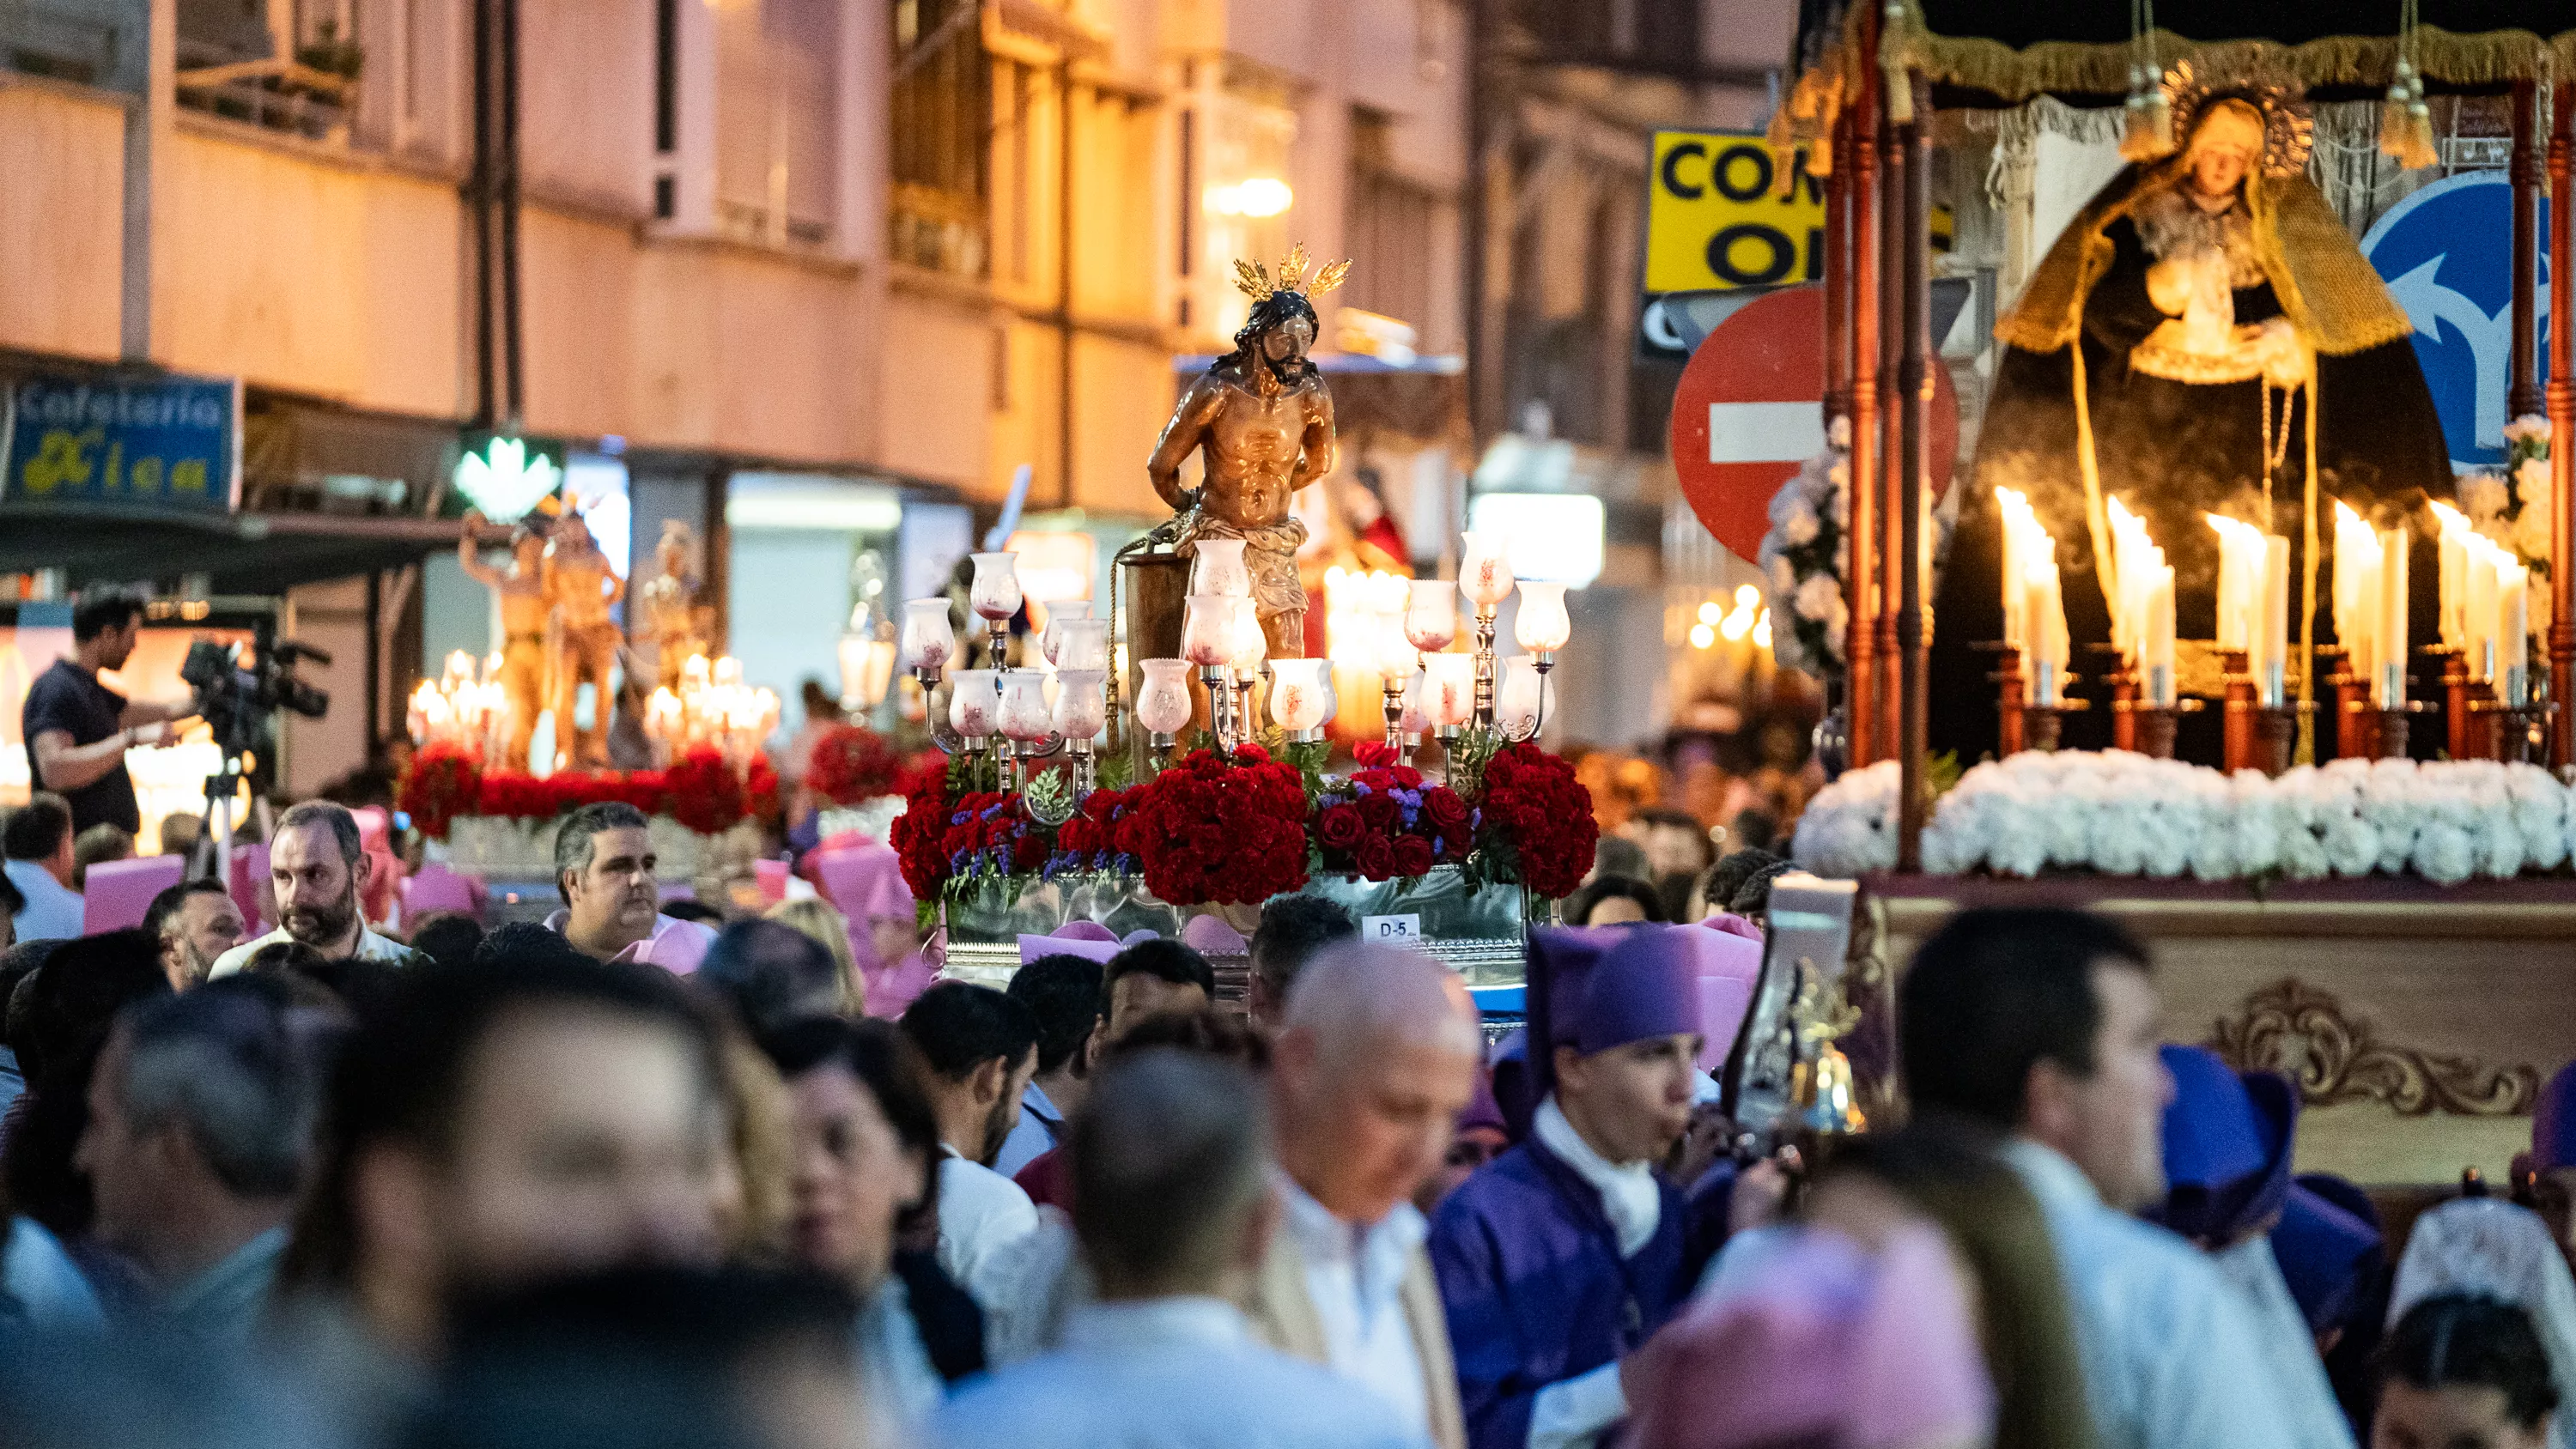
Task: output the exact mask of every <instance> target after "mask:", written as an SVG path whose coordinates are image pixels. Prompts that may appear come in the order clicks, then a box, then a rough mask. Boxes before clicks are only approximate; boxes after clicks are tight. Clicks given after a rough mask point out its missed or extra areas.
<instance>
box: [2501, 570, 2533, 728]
mask: <svg viewBox="0 0 2576 1449" xmlns="http://www.w3.org/2000/svg"><path fill="white" fill-rule="evenodd" d="M2498 553H2499V557H2498V559H2497V563H2496V593H2497V602H2498V608H2497V636H2496V693H2497V695H2498V697H2500V698H2501V699H2503V701H2504V702H2505V703H2506V704H2507V705H2509V706H2511V707H2512V708H2514V709H2521V708H2523V707H2524V706H2525V705H2528V704H2530V703H2531V672H2530V669H2529V667H2528V665H2527V663H2526V661H2527V659H2528V653H2527V651H2528V650H2529V648H2530V646H2531V622H2530V621H2531V615H2530V590H2531V570H2529V569H2527V568H2525V567H2523V566H2522V565H2521V564H2518V563H2512V562H2509V561H2506V560H2505V559H2503V558H2502V557H2501V553H2502V551H2501V550H2499V551H2498Z"/></svg>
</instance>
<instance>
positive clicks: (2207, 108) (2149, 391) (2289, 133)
mask: <svg viewBox="0 0 2576 1449" xmlns="http://www.w3.org/2000/svg"><path fill="white" fill-rule="evenodd" d="M2166 94H2167V96H2168V98H2169V102H2170V104H2171V105H2172V106H2173V108H2174V122H2175V134H2176V135H2177V136H2181V137H2184V138H2185V140H2184V143H2183V145H2182V146H2181V148H2180V149H2179V150H2178V151H2177V152H2175V153H2174V154H2173V155H2171V156H2168V157H2166V158H2164V159H2162V160H2157V161H2151V162H2146V163H2143V164H2133V165H2130V166H2126V167H2123V168H2122V169H2121V171H2120V173H2119V174H2118V175H2116V176H2114V177H2113V178H2112V179H2111V180H2110V181H2109V182H2108V183H2107V184H2105V185H2104V186H2103V188H2102V190H2101V191H2100V193H2098V194H2097V195H2095V196H2094V198H2093V199H2092V201H2091V202H2090V203H2088V204H2087V205H2086V206H2085V208H2084V209H2083V210H2082V211H2080V212H2079V213H2077V215H2076V217H2075V220H2074V221H2072V222H2071V223H2069V224H2068V226H2067V228H2066V230H2065V232H2064V233H2062V234H2061V235H2060V236H2059V237H2058V239H2057V241H2056V243H2055V244H2054V245H2053V246H2052V247H2051V248H2050V249H2049V252H2048V255H2047V257H2046V258H2045V259H2044V260H2043V261H2042V262H2041V263H2040V265H2039V267H2038V269H2037V270H2036V271H2035V272H2034V273H2033V274H2032V276H2031V280H2030V283H2029V285H2028V286H2027V287H2026V288H2025V289H2024V290H2023V292H2022V295H2021V297H2020V299H2019V300H2018V302H2017V303H2016V304H2015V305H2014V306H2013V309H2012V311H2011V313H2010V314H2009V315H2008V316H2007V317H2006V318H2005V319H2004V321H2003V322H2002V323H2001V324H2000V325H1999V326H1998V327H1997V329H1996V334H1997V336H1998V338H1999V339H2000V340H2001V341H2002V342H2003V343H2004V344H2005V346H2004V349H2003V352H2002V358H2001V364H2000V366H1999V367H1998V369H1997V371H1996V376H1995V385H1994V390H1993V393H1992V395H1991V397H1990V400H1989V402H1988V404H1987V407H1986V413H1985V420H1984V426H1983V428H1982V430H1981V431H1980V433H1979V435H1978V440H1977V450H1976V459H1975V464H1974V467H1973V471H1972V473H1971V475H1970V479H1969V492H1968V493H1967V495H1966V496H1965V497H1964V499H1963V500H1962V504H1961V510H1960V522H1959V528H1958V531H1957V533H1956V535H1955V537H1954V538H1953V540H1952V546H1951V554H1950V559H1949V563H1948V567H1947V568H1946V569H1945V571H1944V574H1943V577H1942V579H1941V583H1940V590H1939V594H1938V596H1937V603H1936V612H1935V633H1934V640H1933V661H1932V669H1933V677H1934V678H1935V679H1937V680H1942V681H1945V687H1942V688H1936V689H1935V690H1933V691H1932V706H1931V709H1932V713H1931V728H1932V742H1933V748H1934V749H1936V750H1941V749H1946V750H1955V751H1957V752H1958V755H1959V758H1960V759H1961V760H1963V761H1966V760H1974V759H1976V758H1977V757H1978V756H1979V755H1980V754H1983V753H1986V752H1989V751H1991V750H1992V749H1993V748H1994V747H1995V739H1996V734H1995V699H1994V692H1993V691H1992V690H1990V689H1986V688H1984V687H1983V686H1982V684H1980V685H1977V686H1974V687H1946V684H1947V683H1955V684H1961V685H1964V684H1965V682H1966V681H1969V680H1979V679H1982V677H1983V673H1984V671H1985V670H1987V669H1988V668H1990V667H1991V663H1990V660H1989V658H1988V656H1986V655H1983V654H1981V653H1979V652H1978V651H1977V650H1976V647H1975V646H1976V645H1977V644H1978V643H1979V642H1980V641H1985V640H1993V639H1998V638H2000V637H2001V635H2002V591H2001V579H2000V573H2001V539H2000V534H2001V528H2000V523H1999V520H1998V515H1997V511H1996V505H1995V495H1994V490H1995V489H1996V488H1997V487H1999V486H2000V487H2007V488H2013V489H2017V490H2019V491H2021V492H2022V493H2024V494H2026V495H2027V496H2028V497H2029V499H2030V501H2031V504H2032V506H2033V507H2034V508H2035V509H2036V510H2037V512H2038V514H2039V518H2040V521H2041V523H2042V524H2044V525H2045V526H2046V527H2047V529H2048V531H2049V533H2050V534H2051V535H2052V536H2054V537H2055V539H2056V540H2057V544H2058V562H2059V565H2060V567H2061V569H2062V570H2063V572H2064V577H2065V581H2066V582H2065V601H2066V613H2067V624H2068V629H2069V632H2070V634H2071V636H2072V638H2073V640H2074V642H2075V646H2076V657H2075V659H2074V660H2073V661H2072V664H2073V667H2074V668H2075V669H2076V670H2077V672H2078V673H2079V674H2084V675H2087V676H2090V675H2096V674H2099V673H2100V672H2102V670H2104V669H2106V668H2109V667H2111V661H2110V660H2109V659H2108V658H2107V657H2106V656H2101V655H2098V654H2094V653H2091V652H2088V651H2087V650H2086V649H2085V648H2084V646H2085V644H2086V643H2087V642H2090V641H2107V640H2108V639H2109V637H2110V618H2109V608H2108V604H2107V602H2106V600H2105V598H2104V592H2103V587H2102V586H2101V585H2102V584H2103V583H2104V582H2105V580H2104V578H2103V571H2102V570H2101V569H2099V568H2097V567H2096V564H2095V554H2096V551H2097V550H2098V549H2103V548H2107V546H2108V545H2107V538H2108V527H2107V524H2106V522H2105V513H2106V510H2107V506H2108V500H2110V499H2114V498H2116V499H2117V500H2119V502H2120V503H2122V504H2123V505H2124V506H2126V507H2127V508H2128V510H2129V511H2130V512H2132V513H2135V514H2137V515H2139V516H2140V517H2142V518H2144V519H2145V520H2146V522H2147V526H2148V531H2149V533H2150V534H2151V536H2152V537H2153V539H2154V541H2155V542H2156V543H2157V544H2158V545H2159V546H2161V547H2162V548H2163V549H2164V551H2165V555H2166V558H2167V560H2168V561H2169V562H2171V563H2172V564H2173V566H2174V572H2175V590H2174V592H2175V631H2176V634H2177V636H2178V637H2179V638H2180V639H2181V640H2183V641H2192V640H2200V641H2206V640H2208V639H2210V638H2211V636H2212V634H2213V633H2214V631H2215V626H2216V617H2215V615H2216V593H2217V571H2218V536H2217V534H2216V533H2215V532H2214V531H2213V530H2212V529H2211V528H2210V527H2209V526H2208V523H2207V519H2206V515H2208V514H2213V513H2215V514H2224V515H2229V516H2233V517H2236V518H2239V519H2242V520H2244V521H2246V522H2249V523H2255V524H2258V525H2261V526H2263V527H2264V528H2265V529H2266V531H2268V532H2273V533H2278V534H2281V535H2284V536H2286V537H2287V538H2289V540H2290V543H2291V548H2292V550H2293V558H2292V578H2293V580H2294V581H2295V580H2299V579H2302V578H2304V577H2306V576H2307V570H2308V563H2309V561H2308V559H2307V558H2306V557H2305V556H2304V552H2303V549H2304V544H2303V540H2304V539H2305V538H2306V537H2308V536H2309V533H2308V524H2309V522H2310V521H2311V520H2312V518H2313V511H2314V510H2315V509H2318V508H2323V509H2324V510H2325V511H2326V513H2327V515H2328V516H2329V518H2330V517H2331V514H2332V510H2333V503H2334V500H2336V499H2341V500H2343V501H2344V502H2347V503H2349V504H2351V505H2352V507H2353V508H2354V509H2356V510H2357V511H2361V512H2363V513H2365V514H2376V515H2378V517H2379V519H2380V522H2381V526H2383V527H2391V526H2395V523H2396V521H2397V516H2398V513H2399V510H2401V509H2406V508H2413V509H2415V510H2417V516H2418V517H2420V516H2421V512H2420V510H2421V507H2422V503H2423V499H2424V496H2425V495H2426V494H2428V493H2430V494H2433V495H2435V496H2443V497H2447V496H2448V495H2449V493H2450V489H2451V470H2450V464H2449V457H2448V452H2447V450H2446V449H2445V447H2444V445H2443V441H2442V430H2441V422H2440V419H2439V418H2438V417H2437V416H2436V415H2435V413H2434V410H2433V399H2432V395H2431V393H2430V392H2428V391H2427V390H2426V388H2425V386H2424V378H2423V374H2422V372H2421V371H2420V370H2419V369H2418V367H2417V365H2416V360H2415V353H2414V349H2413V348H2412V347H2411V346H2410V345H2409V343H2408V342H2407V334H2408V333H2409V332H2410V331H2411V330H2412V324H2411V323H2410V322H2409V321H2408V320H2407V317H2406V314H2405V312H2404V311H2403V310H2402V309H2400V308H2399V307H2398V306H2397V304H2396V302H2395V301H2394V300H2393V299H2392V298H2391V297H2390V296H2389V295H2388V289H2387V287H2386V286H2385V285H2384V284H2382V283H2381V281H2380V279H2379V276H2378V274H2377V273H2375V272H2374V271H2372V270H2371V266H2370V263H2369V262H2368V261H2367V260H2366V259H2364V258H2363V256H2362V255H2361V249H2360V248H2359V247H2358V246H2357V245H2356V244H2355V243H2354V241H2353V238H2352V235H2351V233H2349V232H2348V231H2346V230H2345V229H2344V227H2343V224H2342V223H2341V221H2339V220H2338V219H2337V218H2336V216H2335V214H2334V212H2333V210H2332V209H2331V208H2329V207H2328V206H2327V205H2326V202H2325V198H2324V197H2323V196H2322V195H2320V194H2319V192H2318V191H2317V189H2316V187H2315V186H2314V185H2312V184H2311V183H2310V182H2309V181H2308V179H2307V177H2306V176H2305V174H2303V173H2304V171H2305V167H2306V164H2307V153H2308V146H2309V140H2310V123H2309V120H2308V117H2307V115H2306V112H2305V109H2304V107H2303V106H2302V105H2301V104H2300V103H2299V102H2298V101H2297V99H2296V98H2295V96H2294V95H2293V94H2292V92H2291V91H2290V90H2289V89H2288V88H2286V87H2284V86H2279V85H2245V86H2237V87H2233V88H2212V87H2208V86H2205V85H2202V84H2199V83H2198V82H2196V81H2195V80H2194V78H2193V76H2192V74H2191V68H2190V66H2189V64H2188V63H2187V62H2186V63H2185V64H2183V65H2181V66H2178V67H2176V69H2175V71H2174V72H2173V73H2172V74H2170V75H2168V77H2167V79H2166ZM2324 531H2325V532H2326V533H2328V534H2329V535H2330V534H2331V528H2330V527H2328V528H2326V529H2325V530H2324ZM2325 542H2326V543H2327V544H2331V542H2332V540H2331V537H2328V538H2327V539H2326V540H2325ZM2431 567H2432V565H2431V563H2430V562H2429V553H2428V555H2427V561H2424V562H2419V563H2418V564H2417V571H2416V572H2415V573H2414V575H2413V576H2414V577H2416V578H2431V577H2433V574H2432V573H2430V572H2428V571H2426V570H2429V569H2430V568H2431ZM2303 592H2305V591H2303V590H2302V588H2301V587H2300V585H2299V584H2298V583H2297V582H2294V583H2293V584H2292V588H2291V595H2292V597H2291V610H2292V622H2291V626H2290V634H2291V638H2290V640H2289V641H2288V642H2289V644H2290V647H2291V649H2292V657H2293V660H2294V663H2293V665H2292V668H2293V671H2294V672H2295V670H2296V669H2297V667H2298V666H2297V664H2296V663H2295V660H2296V659H2297V658H2298V657H2299V656H2298V653H2297V649H2298V641H2299V636H2300V632H2301V631H2300V625H2299V622H2298V620H2299V613H2300V610H2301V607H2302V594H2303ZM2416 595H2417V597H2416V601H2415V603H2416V610H2417V613H2418V614H2419V615H2420V618H2419V620H2418V622H2417V623H2416V624H2415V626H2414V627H2415V630H2416V637H2418V638H2430V637H2431V627H2432V613H2433V609H2434V607H2435V603H2434V600H2433V599H2432V597H2431V593H2430V591H2429V590H2420V589H2419V590H2417V591H2416ZM2310 597H2313V596H2312V595H2310ZM2320 612H2321V617H2319V618H2318V619H2317V620H2316V624H2315V628H2316V637H2317V640H2318V642H2320V643H2322V642H2325V640H2326V639H2327V638H2328V637H2330V632H2331V628H2332V619H2331V617H2325V616H2330V614H2331V610H2330V609H2326V610H2322V611H2320ZM2181 647H2182V652H2183V656H2184V657H2183V658H2182V660H2181V664H2182V666H2183V667H2182V669H2181V670H2180V671H2179V672H2180V674H2181V675H2182V676H2183V678H2184V680H2185V684H2184V688H2185V689H2186V691H2191V690H2193V689H2194V688H2195V686H2207V685H2209V684H2211V683H2213V682H2214V675H2215V669H2214V665H2213V664H2211V663H2209V662H2207V650H2206V646H2205V645H2204V646H2203V647H2202V648H2201V649H2199V650H2195V649H2194V648H2193V647H2192V645H2191V644H2190V643H2189V642H2185V643H2184V644H2183V645H2182V646H2181ZM2195 656H2199V658H2200V660H2201V662H2200V664H2199V667H2197V668H2195ZM2074 692H2075V693H2076V694H2078V695H2089V696H2091V697H2093V698H2095V699H2096V700H2097V703H2096V705H2095V708H2094V709H2093V711H2092V712H2091V713H2090V714H2089V715H2078V716H2076V717H2075V718H2073V719H2071V720H2069V721H2068V722H2067V728H2066V732H2065V742H2066V743H2067V744H2068V745H2070V746H2077V745H2080V746H2085V747H2098V746H2102V745H2106V744H2107V743H2108V742H2109V736H2110V712H2109V711H2108V710H2107V709H2105V708H2103V707H2102V705H2101V703H2099V701H2100V700H2101V699H2102V698H2103V697H2104V694H2105V692H2104V691H2102V690H2100V689H2098V688H2096V687H2094V686H2092V685H2091V684H2090V683H2089V681H2088V683H2086V684H2085V685H2082V686H2079V687H2078V688H2077V689H2076V690H2075V691H2074ZM2315 692H2316V693H2317V694H2318V695H2319V696H2320V697H2324V698H2328V699H2330V698H2331V694H2330V692H2328V691H2326V690H2324V689H2323V688H2322V686H2321V684H2320V685H2319V686H2317V687H2316V688H2315ZM2329 734H2330V727H2329ZM2176 754H2177V755H2178V756H2179V757H2181V758H2185V759H2193V760H2199V761H2201V762H2203V763H2211V764H2215V763H2217V761H2218V755H2219V714H2218V712H2217V711H2215V710H2212V711H2209V712H2206V713H2203V714H2201V715H2198V716H2187V717H2186V718H2185V719H2184V721H2183V724H2182V731H2181V738H2180V741H2179V743H2178V746H2177V750H2176Z"/></svg>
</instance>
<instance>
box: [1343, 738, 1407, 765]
mask: <svg viewBox="0 0 2576 1449" xmlns="http://www.w3.org/2000/svg"><path fill="white" fill-rule="evenodd" d="M1351 758H1352V759H1354V760H1357V761H1359V762H1360V765H1361V767H1362V768H1364V769H1370V770H1382V769H1385V768H1386V767H1387V766H1389V765H1392V764H1394V763H1395V762H1396V760H1397V759H1398V758H1400V755H1399V754H1398V752H1397V751H1396V750H1395V749H1394V748H1393V747H1392V746H1390V745H1388V744H1387V742H1386V741H1384V740H1362V741H1360V742H1359V743H1358V744H1356V745H1353V746H1351Z"/></svg>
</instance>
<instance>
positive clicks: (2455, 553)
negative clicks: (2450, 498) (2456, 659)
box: [2433, 502, 2473, 649]
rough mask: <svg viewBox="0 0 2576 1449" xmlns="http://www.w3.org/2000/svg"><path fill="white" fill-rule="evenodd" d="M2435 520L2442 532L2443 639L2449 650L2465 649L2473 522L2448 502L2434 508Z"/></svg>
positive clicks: (2444, 645)
mask: <svg viewBox="0 0 2576 1449" xmlns="http://www.w3.org/2000/svg"><path fill="white" fill-rule="evenodd" d="M2433 519H2434V521H2435V522H2436V523H2437V524H2439V525H2440V527H2441V530H2442V542H2441V554H2440V557H2441V573H2442V578H2441V586H2442V591H2441V594H2440V596H2439V597H2440V598H2441V601H2442V612H2441V638H2442V647H2443V648H2445V649H2460V648H2465V647H2466V646H2467V644H2468V629H2467V623H2466V617H2465V614H2464V612H2463V605H2464V604H2465V602H2466V590H2467V588H2468V558H2469V551H2468V540H2469V539H2470V538H2471V537H2472V536H2473V535H2472V534H2471V533H2470V532H2469V521H2468V519H2466V518H2465V517H2462V516H2461V514H2460V510H2458V509H2456V508H2453V507H2452V506H2451V505H2449V504H2447V503H2440V502H2436V503H2435V504H2434V505H2433Z"/></svg>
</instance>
